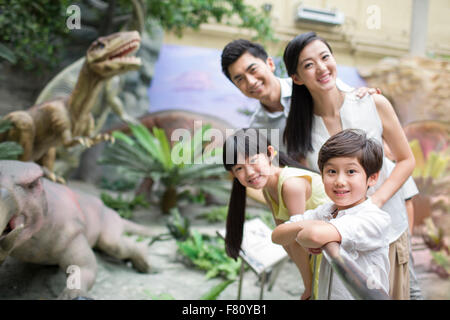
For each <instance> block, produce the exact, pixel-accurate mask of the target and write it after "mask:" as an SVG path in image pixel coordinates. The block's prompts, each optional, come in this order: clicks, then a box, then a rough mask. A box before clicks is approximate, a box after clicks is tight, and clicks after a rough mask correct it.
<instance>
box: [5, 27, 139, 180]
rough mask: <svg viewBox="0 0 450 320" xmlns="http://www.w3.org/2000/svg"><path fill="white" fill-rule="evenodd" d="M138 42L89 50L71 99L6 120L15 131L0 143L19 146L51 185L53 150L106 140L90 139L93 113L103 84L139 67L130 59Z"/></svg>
mask: <svg viewBox="0 0 450 320" xmlns="http://www.w3.org/2000/svg"><path fill="white" fill-rule="evenodd" d="M140 41H141V38H140V35H139V33H138V32H137V31H131V32H118V33H114V34H111V35H109V36H106V37H100V38H98V39H97V40H96V41H94V42H93V43H92V44H91V46H90V47H89V49H88V50H87V53H86V58H85V61H84V63H83V66H82V67H81V71H80V74H79V76H78V81H77V83H76V85H75V88H74V90H73V91H72V93H71V94H70V96H68V97H66V98H56V99H54V100H51V101H47V102H44V103H41V104H37V105H34V106H32V107H31V108H30V109H28V110H25V111H14V112H11V113H9V114H7V115H6V116H5V117H4V118H5V119H8V120H9V121H11V123H12V124H13V127H12V128H11V129H10V130H9V131H7V132H5V133H3V134H1V135H0V141H16V142H18V143H19V144H20V145H22V147H23V149H24V152H23V154H22V156H21V157H20V159H19V160H21V161H35V162H37V163H39V164H41V165H42V166H43V167H44V170H45V173H46V175H48V176H49V177H50V178H51V179H52V180H55V179H56V177H55V175H54V174H53V173H52V172H51V171H53V164H54V161H55V155H56V147H57V146H64V147H66V148H67V147H71V146H74V145H77V144H82V145H85V146H87V147H90V146H92V145H94V144H96V143H98V142H100V141H103V140H108V139H109V138H110V137H109V136H108V135H105V134H97V135H93V130H94V127H95V123H94V119H93V117H92V114H91V110H92V108H93V106H94V104H95V101H96V99H97V97H98V95H99V93H100V91H101V88H102V86H103V84H104V82H105V80H108V79H110V78H111V77H114V76H116V75H118V74H123V73H125V72H128V71H131V70H137V69H138V68H139V67H140V65H141V60H140V58H137V57H134V56H129V55H131V54H132V53H134V52H136V51H137V50H138V49H139V46H140Z"/></svg>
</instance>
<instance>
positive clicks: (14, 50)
mask: <svg viewBox="0 0 450 320" xmlns="http://www.w3.org/2000/svg"><path fill="white" fill-rule="evenodd" d="M70 4H71V1H69V0H61V1H52V0H17V1H4V0H0V30H2V32H0V44H2V47H3V50H2V51H3V52H4V53H5V52H6V54H3V55H2V57H3V58H5V59H7V60H8V61H10V62H11V63H20V64H21V66H22V67H23V68H24V69H33V68H35V67H41V68H43V67H49V66H50V67H54V66H56V64H57V62H58V55H56V54H55V53H56V52H58V51H59V50H60V49H61V48H62V47H63V46H64V44H65V43H67V34H68V33H69V31H70V30H69V29H68V28H67V26H66V18H67V16H66V10H67V8H68V6H70ZM5 48H6V49H5Z"/></svg>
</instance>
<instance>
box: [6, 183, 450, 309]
mask: <svg viewBox="0 0 450 320" xmlns="http://www.w3.org/2000/svg"><path fill="white" fill-rule="evenodd" d="M69 185H71V186H73V187H76V188H82V189H84V190H86V191H89V192H91V193H93V194H99V191H98V190H97V189H95V188H94V187H93V186H90V185H84V184H81V183H75V182H70V183H69ZM205 210H206V208H202V207H200V206H191V207H189V208H187V209H185V210H183V214H184V215H187V216H188V217H190V218H191V229H195V230H198V231H200V232H201V233H207V234H212V235H214V234H215V232H216V230H219V229H222V228H223V227H224V223H223V222H222V223H214V224H208V223H207V222H206V221H205V220H200V219H196V218H195V217H196V214H199V213H200V212H202V211H205ZM254 210H256V211H255V212H257V210H258V209H257V208H255V209H254ZM134 220H136V221H138V222H140V223H143V224H145V225H148V226H151V227H152V228H154V231H155V234H160V233H165V232H167V229H166V227H165V217H164V216H162V215H161V214H160V213H159V212H158V210H157V209H155V208H153V209H150V210H138V211H136V212H135V214H134ZM176 248H177V247H176V243H175V241H174V240H167V241H158V242H155V243H154V244H153V245H151V246H150V247H149V248H148V255H149V260H150V263H151V265H152V266H153V273H151V274H141V273H138V272H136V271H135V270H134V269H133V268H131V266H129V265H127V264H126V263H123V262H121V261H117V260H114V259H112V258H110V257H108V256H106V255H105V254H103V253H100V252H96V256H97V262H98V274H97V279H96V283H95V285H94V287H93V288H92V289H91V291H90V292H89V294H90V296H91V297H92V298H94V299H97V300H136V299H137V300H142V299H147V300H150V299H152V298H155V297H157V296H159V295H161V294H166V295H167V294H169V295H171V296H172V297H174V298H175V299H177V300H185V299H194V300H196V299H198V298H199V297H201V296H202V295H203V294H205V293H206V292H207V291H209V289H210V288H212V287H213V286H215V285H216V284H218V283H220V282H221V281H222V280H221V279H217V278H216V279H211V280H206V278H205V272H203V271H201V270H196V269H192V268H188V267H186V265H185V264H183V263H182V261H181V259H180V256H179V255H178V254H177V253H176ZM414 257H415V261H416V270H417V272H418V277H419V281H420V283H421V286H422V290H423V293H424V296H425V299H449V298H450V281H449V280H446V281H445V280H443V279H440V278H439V277H438V276H437V275H435V274H434V273H430V272H429V259H430V255H429V253H428V251H427V250H421V251H417V252H414ZM65 283H66V278H65V274H64V272H63V271H61V270H59V268H58V267H53V266H38V265H31V264H25V263H21V262H19V261H17V260H15V259H12V258H10V257H9V258H7V259H6V261H5V262H4V263H3V265H2V266H1V267H0V299H54V298H56V297H57V295H58V294H59V293H60V292H61V290H62V289H63V288H64V286H65ZM237 291H238V281H235V282H234V283H232V284H231V285H230V286H228V287H227V288H226V289H225V291H223V292H222V294H221V295H220V296H219V299H221V300H222V299H230V300H235V299H236V297H237ZM302 292H303V287H302V281H301V278H300V274H299V272H298V270H297V268H296V267H295V265H294V263H292V262H290V261H289V262H287V263H285V264H284V266H283V268H282V270H281V272H280V274H279V276H278V278H277V280H276V282H275V284H274V286H273V288H272V290H271V291H267V290H265V292H264V299H273V300H297V299H299V297H300V295H301V293H302ZM259 294H260V285H259V283H258V278H257V276H256V275H255V274H254V273H253V272H252V271H251V270H249V271H247V272H246V273H245V275H244V282H243V286H242V299H244V300H245V299H252V300H257V299H259Z"/></svg>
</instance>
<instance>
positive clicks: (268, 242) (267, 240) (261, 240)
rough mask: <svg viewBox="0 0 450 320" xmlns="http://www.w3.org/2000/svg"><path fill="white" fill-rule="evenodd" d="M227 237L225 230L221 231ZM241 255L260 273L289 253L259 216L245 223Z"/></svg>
mask: <svg viewBox="0 0 450 320" xmlns="http://www.w3.org/2000/svg"><path fill="white" fill-rule="evenodd" d="M219 234H220V235H221V236H222V237H223V238H225V230H221V231H219ZM241 249H242V250H241V253H240V256H241V258H242V259H244V260H245V262H247V263H248V265H249V266H250V267H251V268H252V269H253V270H254V271H255V272H256V273H257V274H260V273H262V272H263V271H264V270H267V269H270V268H271V267H273V266H274V265H276V264H277V263H279V262H280V261H282V260H283V259H285V258H286V257H287V256H288V255H287V253H286V251H285V250H284V248H283V247H282V246H280V245H278V244H274V243H273V242H272V230H271V229H270V228H269V227H268V226H267V225H266V224H265V223H264V222H262V221H261V219H259V218H255V219H252V220H248V221H246V222H245V223H244V236H243V239H242V245H241Z"/></svg>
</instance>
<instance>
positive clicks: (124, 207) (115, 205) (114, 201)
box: [100, 192, 149, 219]
mask: <svg viewBox="0 0 450 320" xmlns="http://www.w3.org/2000/svg"><path fill="white" fill-rule="evenodd" d="M100 198H101V199H102V201H103V203H104V204H105V205H106V206H107V207H109V208H111V209H113V210H115V211H117V213H118V214H119V215H120V216H121V217H122V218H125V219H131V218H132V217H133V210H134V209H136V208H137V207H139V206H140V207H143V208H148V207H149V203H148V202H147V201H146V200H145V199H144V196H143V195H137V196H135V197H134V198H133V199H131V200H127V199H124V198H123V196H122V195H121V194H119V195H118V196H117V197H113V196H111V195H109V194H108V193H105V192H102V193H101V194H100Z"/></svg>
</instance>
